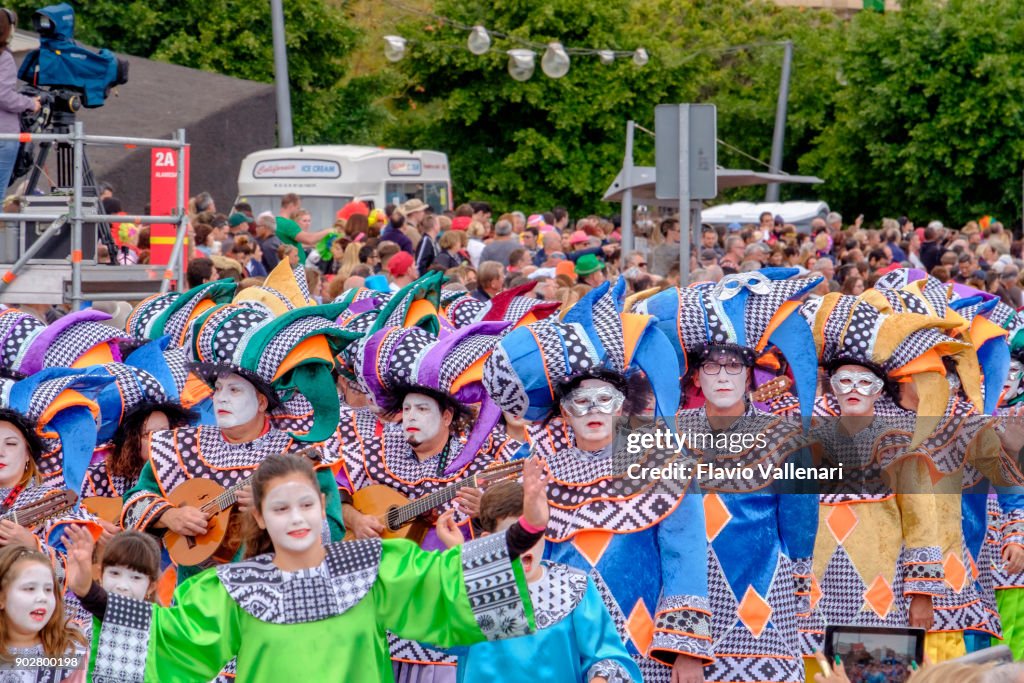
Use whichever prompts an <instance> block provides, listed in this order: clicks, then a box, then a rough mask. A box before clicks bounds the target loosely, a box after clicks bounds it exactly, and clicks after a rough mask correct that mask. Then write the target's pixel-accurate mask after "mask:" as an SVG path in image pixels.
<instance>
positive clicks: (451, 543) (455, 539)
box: [436, 510, 466, 548]
mask: <svg viewBox="0 0 1024 683" xmlns="http://www.w3.org/2000/svg"><path fill="white" fill-rule="evenodd" d="M436 529H437V537H438V538H440V539H441V542H442V543H444V544H445V546H446V547H448V548H454V547H455V546H457V545H461V544H462V543H464V542H465V540H466V539H465V537H463V535H462V532H461V531H460V530H459V525H458V524H456V523H455V510H448V512H446V513H444V514H443V515H441V516H440V517H438V518H437V527H436Z"/></svg>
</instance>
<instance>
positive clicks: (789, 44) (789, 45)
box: [764, 40, 793, 202]
mask: <svg viewBox="0 0 1024 683" xmlns="http://www.w3.org/2000/svg"><path fill="white" fill-rule="evenodd" d="M782 47H783V51H782V79H781V82H780V83H779V100H778V102H776V104H775V132H774V133H773V134H772V158H771V161H770V162H769V164H768V165H769V167H770V170H771V172H772V173H781V172H782V145H783V143H784V142H785V141H786V103H787V102H788V101H789V74H790V71H791V70H792V67H793V41H791V40H787V41H785V42H784V43H782ZM764 200H765V201H766V202H777V201H779V184H778V183H769V185H768V187H767V188H766V189H765V191H764Z"/></svg>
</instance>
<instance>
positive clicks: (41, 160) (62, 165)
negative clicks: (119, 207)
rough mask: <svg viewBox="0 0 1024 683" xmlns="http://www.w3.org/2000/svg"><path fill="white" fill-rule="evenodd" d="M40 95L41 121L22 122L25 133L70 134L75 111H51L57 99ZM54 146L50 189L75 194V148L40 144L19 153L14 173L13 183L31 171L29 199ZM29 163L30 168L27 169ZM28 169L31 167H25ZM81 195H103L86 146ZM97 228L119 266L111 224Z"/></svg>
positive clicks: (99, 210)
mask: <svg viewBox="0 0 1024 683" xmlns="http://www.w3.org/2000/svg"><path fill="white" fill-rule="evenodd" d="M40 96H41V98H42V101H43V102H44V104H43V109H42V110H41V113H40V115H39V116H38V118H34V120H32V121H31V122H30V123H29V125H24V121H23V126H22V127H23V128H28V131H26V132H31V133H54V134H59V135H63V134H69V133H71V132H72V131H73V130H74V127H75V114H74V112H69V111H59V110H55V109H52V108H51V107H52V104H53V102H54V101H55V99H56V98H54V97H53V95H52V94H51V93H47V92H46V91H42V92H41V93H40ZM54 144H56V147H57V182H56V183H55V184H54V185H53V186H52V187H51V188H50V193H51V194H64V193H70V192H72V190H73V188H74V169H75V148H74V146H73V145H71V144H69V143H66V142H58V143H53V142H40V143H39V149H38V150H37V151H34V150H33V149H32V146H33V143H27V144H26V145H25V146H24V148H23V149H22V150H21V152H20V153H19V159H18V166H16V167H15V172H14V174H12V175H13V176H14V177H13V178H12V180H11V182H12V184H13V182H14V180H16V179H17V178H19V177H21V175H23V174H24V173H25V172H26V171H28V173H29V176H28V181H27V184H26V186H25V191H24V195H25V196H26V197H28V196H31V195H33V194H34V193H35V191H36V188H37V186H38V185H39V176H40V175H41V174H42V172H43V168H44V167H45V165H46V160H47V158H48V157H49V155H50V150H51V149H52V148H53V146H54ZM29 164H31V166H28V165H29ZM26 166H28V168H25V167H26ZM19 167H21V169H19ZM29 168H30V169H31V170H29ZM19 170H21V173H19V172H18V171H19ZM82 195H83V196H85V197H97V198H99V195H100V192H99V186H98V185H97V183H96V177H95V175H94V174H93V172H92V167H91V166H90V165H89V155H88V154H87V152H86V150H85V148H84V147H83V148H82ZM96 208H97V213H103V204H102V203H101V202H97V205H96ZM96 228H97V239H98V240H99V241H100V242H101V243H102V244H104V245H106V247H107V253H108V254H109V255H110V264H111V265H117V259H116V255H117V245H116V244H115V243H114V238H113V235H112V234H111V232H110V224H109V223H97V225H96Z"/></svg>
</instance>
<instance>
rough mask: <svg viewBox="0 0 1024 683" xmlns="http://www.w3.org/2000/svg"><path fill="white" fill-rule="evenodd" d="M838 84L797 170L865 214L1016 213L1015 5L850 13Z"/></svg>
mask: <svg viewBox="0 0 1024 683" xmlns="http://www.w3.org/2000/svg"><path fill="white" fill-rule="evenodd" d="M842 54H843V62H842V69H843V74H844V77H845V80H846V82H847V85H846V87H844V88H842V89H840V90H839V91H838V92H837V93H836V96H835V117H834V120H833V121H832V122H831V123H830V124H829V125H828V126H827V128H826V130H825V131H824V133H823V134H822V136H821V137H820V138H819V139H818V140H817V141H816V148H815V150H814V151H813V152H811V153H809V154H807V155H806V156H805V157H804V159H803V163H802V165H803V167H805V168H807V169H808V170H811V171H817V172H818V173H820V174H821V175H822V176H823V177H825V178H827V179H828V181H829V183H828V188H829V191H830V193H831V194H832V196H833V197H834V198H835V199H836V200H837V201H836V203H838V204H841V205H843V206H847V207H851V208H852V207H857V210H858V211H863V212H864V213H866V214H868V215H886V214H887V215H899V214H907V215H910V216H912V217H914V218H915V219H916V220H917V221H918V222H923V221H925V220H928V219H930V218H944V219H950V220H953V221H956V222H962V221H966V220H968V219H970V218H976V217H978V216H980V215H983V214H994V215H996V216H997V217H1000V218H1002V219H1003V220H1015V219H1016V217H1017V216H1019V215H1020V188H1021V171H1022V168H1024V164H1022V160H1024V135H1022V132H1024V5H1022V4H1021V2H1020V0H988V1H986V2H977V0H948V1H945V2H939V0H916V1H915V0H911V1H910V2H904V3H903V11H901V12H894V13H889V14H884V15H882V14H874V13H870V12H865V13H862V14H860V15H858V16H857V17H855V18H854V20H853V21H852V23H851V25H850V30H849V32H848V36H847V40H846V42H845V45H844V46H843V50H842Z"/></svg>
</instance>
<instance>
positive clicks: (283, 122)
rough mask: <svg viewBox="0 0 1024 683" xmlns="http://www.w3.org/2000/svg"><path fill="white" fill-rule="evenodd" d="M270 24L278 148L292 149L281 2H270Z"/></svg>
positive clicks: (289, 97) (286, 56) (290, 105)
mask: <svg viewBox="0 0 1024 683" xmlns="http://www.w3.org/2000/svg"><path fill="white" fill-rule="evenodd" d="M270 23H271V25H272V28H273V31H274V86H275V88H276V90H277V146H278V147H291V146H292V145H293V144H295V141H294V139H293V137H292V101H291V94H290V93H289V91H288V50H287V47H286V46H285V41H284V8H283V6H282V2H281V0H270Z"/></svg>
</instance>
